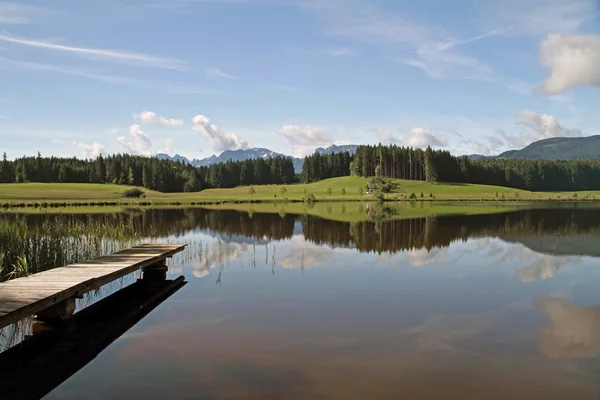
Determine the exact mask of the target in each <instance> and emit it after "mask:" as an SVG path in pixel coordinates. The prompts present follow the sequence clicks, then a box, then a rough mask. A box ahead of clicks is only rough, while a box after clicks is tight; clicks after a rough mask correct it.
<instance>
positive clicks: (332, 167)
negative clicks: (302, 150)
mask: <svg viewBox="0 0 600 400" xmlns="http://www.w3.org/2000/svg"><path fill="white" fill-rule="evenodd" d="M351 160H352V157H351V156H350V153H348V152H347V151H345V152H342V153H328V154H320V153H314V154H312V155H310V156H307V157H305V158H304V164H303V165H302V173H301V176H302V181H303V182H305V183H309V182H315V181H320V180H321V179H326V178H334V177H338V176H348V175H350V162H351Z"/></svg>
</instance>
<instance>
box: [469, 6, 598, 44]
mask: <svg viewBox="0 0 600 400" xmlns="http://www.w3.org/2000/svg"><path fill="white" fill-rule="evenodd" d="M482 4H483V5H484V6H483V7H484V8H483V9H481V10H480V11H481V20H482V25H484V26H486V27H487V28H488V29H489V28H491V29H499V30H502V31H503V32H504V35H506V36H534V37H536V36H537V37H543V36H546V35H548V34H550V33H561V34H572V33H577V32H579V31H580V30H581V29H582V28H583V27H584V26H585V25H586V24H587V23H588V22H590V21H593V20H594V19H595V18H596V17H597V16H598V12H599V9H598V2H597V1H596V0H528V1H522V0H505V1H502V2H491V1H490V2H483V3H482Z"/></svg>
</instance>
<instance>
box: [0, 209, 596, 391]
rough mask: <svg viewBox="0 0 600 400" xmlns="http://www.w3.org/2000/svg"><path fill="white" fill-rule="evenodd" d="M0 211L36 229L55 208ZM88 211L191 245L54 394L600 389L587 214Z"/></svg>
mask: <svg viewBox="0 0 600 400" xmlns="http://www.w3.org/2000/svg"><path fill="white" fill-rule="evenodd" d="M348 207H355V205H350V206H348ZM350 211H352V210H350V208H348V210H347V213H350ZM378 215H381V214H378ZM0 218H5V219H6V220H10V219H11V218H12V219H18V218H20V219H22V220H23V221H25V222H24V223H25V224H27V225H28V226H31V227H35V226H36V224H40V223H44V221H45V220H46V219H50V220H52V219H53V218H68V217H64V216H61V217H50V216H36V217H34V218H33V219H29V217H28V216H19V217H16V216H2V217H0ZM73 218H75V217H73ZM77 218H83V217H77ZM85 218H92V219H93V218H100V220H101V221H103V223H104V224H112V223H127V224H131V225H133V226H135V227H136V229H137V230H138V232H140V233H141V235H142V236H146V235H147V236H148V237H151V238H152V240H156V241H179V242H185V243H189V244H190V246H188V248H187V249H186V253H185V255H184V258H183V259H182V261H181V262H180V263H177V264H176V265H171V267H170V268H171V269H170V274H171V275H172V274H174V273H176V274H184V275H185V276H186V277H187V278H188V280H189V284H188V285H187V286H186V287H185V288H184V289H183V290H181V291H179V292H178V293H176V294H175V295H174V296H173V297H172V298H171V299H169V301H167V302H165V303H164V304H163V305H162V306H161V307H159V308H157V309H156V310H155V311H154V312H153V313H152V314H150V315H149V316H148V317H147V318H146V319H144V320H142V321H141V322H140V323H139V324H138V325H136V326H135V327H134V328H133V329H132V330H130V331H129V332H128V333H127V334H126V335H124V336H123V337H122V338H121V339H119V340H118V341H116V342H115V343H114V344H113V345H112V346H110V347H109V348H108V349H107V350H106V351H104V352H103V353H102V354H101V355H100V356H99V357H98V358H97V359H96V360H95V361H94V362H92V363H91V364H90V365H88V366H87V367H86V368H84V369H82V370H81V371H80V372H79V373H78V374H76V375H75V376H74V377H73V378H71V379H70V380H69V381H67V382H66V383H65V384H63V385H62V386H61V387H59V388H58V389H57V390H56V391H54V392H53V393H51V394H50V396H49V398H50V399H52V398H57V399H58V398H81V396H82V394H85V397H86V398H91V399H101V398H111V397H115V398H119V397H120V396H121V397H122V396H123V395H124V394H126V396H128V397H140V398H143V397H149V398H207V399H212V398H216V399H221V398H236V397H237V398H251V399H252V398H254V399H262V398H286V399H306V398H334V399H337V398H339V399H347V398H392V399H397V398H461V399H463V398H466V399H468V398H473V399H481V398H486V399H505V398H511V399H537V398H544V399H566V398H568V399H587V398H594V397H595V396H596V397H597V395H598V393H599V390H598V379H597V377H598V376H599V375H600V341H598V340H597V339H596V337H597V336H600V332H598V329H600V309H599V308H598V307H600V306H595V305H597V304H600V292H599V291H598V288H597V282H600V270H599V269H598V268H597V265H596V264H597V257H598V256H600V253H599V251H600V250H599V249H600V246H599V244H600V230H599V227H600V214H598V213H596V212H595V211H594V210H593V209H586V208H575V209H567V208H557V209H551V210H544V209H522V210H519V211H515V212H501V213H498V214H491V215H477V216H467V215H462V216H461V215H454V216H447V217H437V218H436V217H427V218H408V219H393V218H388V219H385V220H378V221H359V222H341V221H335V220H326V219H322V218H318V217H316V216H311V215H303V214H298V215H294V214H291V213H287V214H283V215H279V214H261V213H259V212H255V213H253V215H252V216H250V215H249V214H248V213H238V212H233V211H208V210H202V209H173V210H153V209H149V210H144V211H140V212H136V213H126V214H122V215H117V216H110V217H109V216H100V217H97V216H96V217H92V216H90V217H85ZM111 221H112V222H111ZM119 221H120V222H119ZM0 237H2V236H0ZM580 304H588V305H587V306H582V305H580ZM116 377H118V378H119V379H116ZM157 377H160V379H158V378H157ZM98 382H110V385H100V384H98Z"/></svg>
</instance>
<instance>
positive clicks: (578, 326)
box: [537, 298, 600, 358]
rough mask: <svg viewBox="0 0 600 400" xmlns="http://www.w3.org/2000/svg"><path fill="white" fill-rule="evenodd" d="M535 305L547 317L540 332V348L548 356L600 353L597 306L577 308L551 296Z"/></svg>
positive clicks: (563, 356) (560, 356)
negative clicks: (545, 323) (548, 320)
mask: <svg viewBox="0 0 600 400" xmlns="http://www.w3.org/2000/svg"><path fill="white" fill-rule="evenodd" d="M537 306H538V307H539V308H540V309H541V310H542V311H543V312H544V314H546V316H547V317H548V318H549V319H550V323H549V324H548V325H546V326H544V327H543V328H542V329H541V331H540V348H541V350H542V352H543V353H544V354H545V355H546V356H547V357H550V358H570V357H597V356H599V355H600V306H592V307H577V306H572V305H570V304H567V303H565V302H564V301H563V300H561V299H554V298H546V299H543V300H540V301H539V302H538V304H537Z"/></svg>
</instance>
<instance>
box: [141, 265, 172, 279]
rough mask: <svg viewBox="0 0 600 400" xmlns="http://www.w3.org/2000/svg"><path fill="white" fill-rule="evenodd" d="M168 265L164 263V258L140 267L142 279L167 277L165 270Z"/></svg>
mask: <svg viewBox="0 0 600 400" xmlns="http://www.w3.org/2000/svg"><path fill="white" fill-rule="evenodd" d="M168 270H169V267H167V265H166V260H161V261H159V262H158V263H156V264H154V265H149V266H147V267H144V268H143V269H142V273H143V275H142V279H143V280H144V281H154V282H156V281H164V280H166V279H167V271H168Z"/></svg>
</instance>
